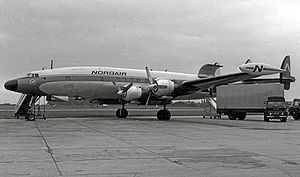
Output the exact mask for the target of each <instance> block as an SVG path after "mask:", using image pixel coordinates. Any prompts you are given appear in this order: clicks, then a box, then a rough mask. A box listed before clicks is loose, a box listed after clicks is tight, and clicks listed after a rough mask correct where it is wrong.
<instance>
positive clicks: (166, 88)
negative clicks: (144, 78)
mask: <svg viewBox="0 0 300 177" xmlns="http://www.w3.org/2000/svg"><path fill="white" fill-rule="evenodd" d="M156 83H157V84H156V86H154V87H153V88H152V92H153V93H154V94H155V95H156V96H169V95H171V94H172V92H173V91H174V88H175V84H174V82H173V81H171V80H157V81H156Z"/></svg>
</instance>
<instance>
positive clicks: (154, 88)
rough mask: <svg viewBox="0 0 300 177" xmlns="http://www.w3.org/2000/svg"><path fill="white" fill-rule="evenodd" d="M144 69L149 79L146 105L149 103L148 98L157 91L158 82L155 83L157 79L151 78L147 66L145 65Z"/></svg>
mask: <svg viewBox="0 0 300 177" xmlns="http://www.w3.org/2000/svg"><path fill="white" fill-rule="evenodd" d="M145 70H146V74H147V79H148V81H149V84H150V85H149V92H148V97H147V101H146V106H147V105H148V104H149V101H150V98H151V96H152V94H154V93H155V92H157V91H158V83H157V79H154V78H152V76H151V73H150V70H149V68H148V67H147V66H146V67H145Z"/></svg>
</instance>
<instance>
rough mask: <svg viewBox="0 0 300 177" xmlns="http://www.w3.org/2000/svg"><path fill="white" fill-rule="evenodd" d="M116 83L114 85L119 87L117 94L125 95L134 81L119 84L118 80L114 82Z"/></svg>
mask: <svg viewBox="0 0 300 177" xmlns="http://www.w3.org/2000/svg"><path fill="white" fill-rule="evenodd" d="M112 83H113V84H114V86H115V87H116V88H117V90H118V92H117V94H118V95H120V96H121V97H122V96H124V95H125V94H126V92H127V91H128V90H129V89H130V88H131V86H132V85H133V83H132V82H131V83H128V84H126V85H124V86H117V84H116V82H114V81H113V82H112Z"/></svg>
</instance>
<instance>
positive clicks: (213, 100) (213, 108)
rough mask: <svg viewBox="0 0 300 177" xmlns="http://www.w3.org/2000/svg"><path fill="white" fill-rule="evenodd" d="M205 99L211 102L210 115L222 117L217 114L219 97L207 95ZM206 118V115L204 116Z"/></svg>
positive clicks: (211, 116)
mask: <svg viewBox="0 0 300 177" xmlns="http://www.w3.org/2000/svg"><path fill="white" fill-rule="evenodd" d="M205 101H206V102H207V103H209V105H210V107H209V109H210V110H209V115H210V116H209V117H210V118H220V115H218V114H216V113H217V99H216V98H215V97H207V98H205ZM203 118H205V116H203Z"/></svg>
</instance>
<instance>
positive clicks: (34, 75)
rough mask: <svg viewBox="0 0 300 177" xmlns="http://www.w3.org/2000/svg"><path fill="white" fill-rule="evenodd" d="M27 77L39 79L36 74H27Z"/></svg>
mask: <svg viewBox="0 0 300 177" xmlns="http://www.w3.org/2000/svg"><path fill="white" fill-rule="evenodd" d="M27 76H28V77H39V74H37V73H28V74H27Z"/></svg>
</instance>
